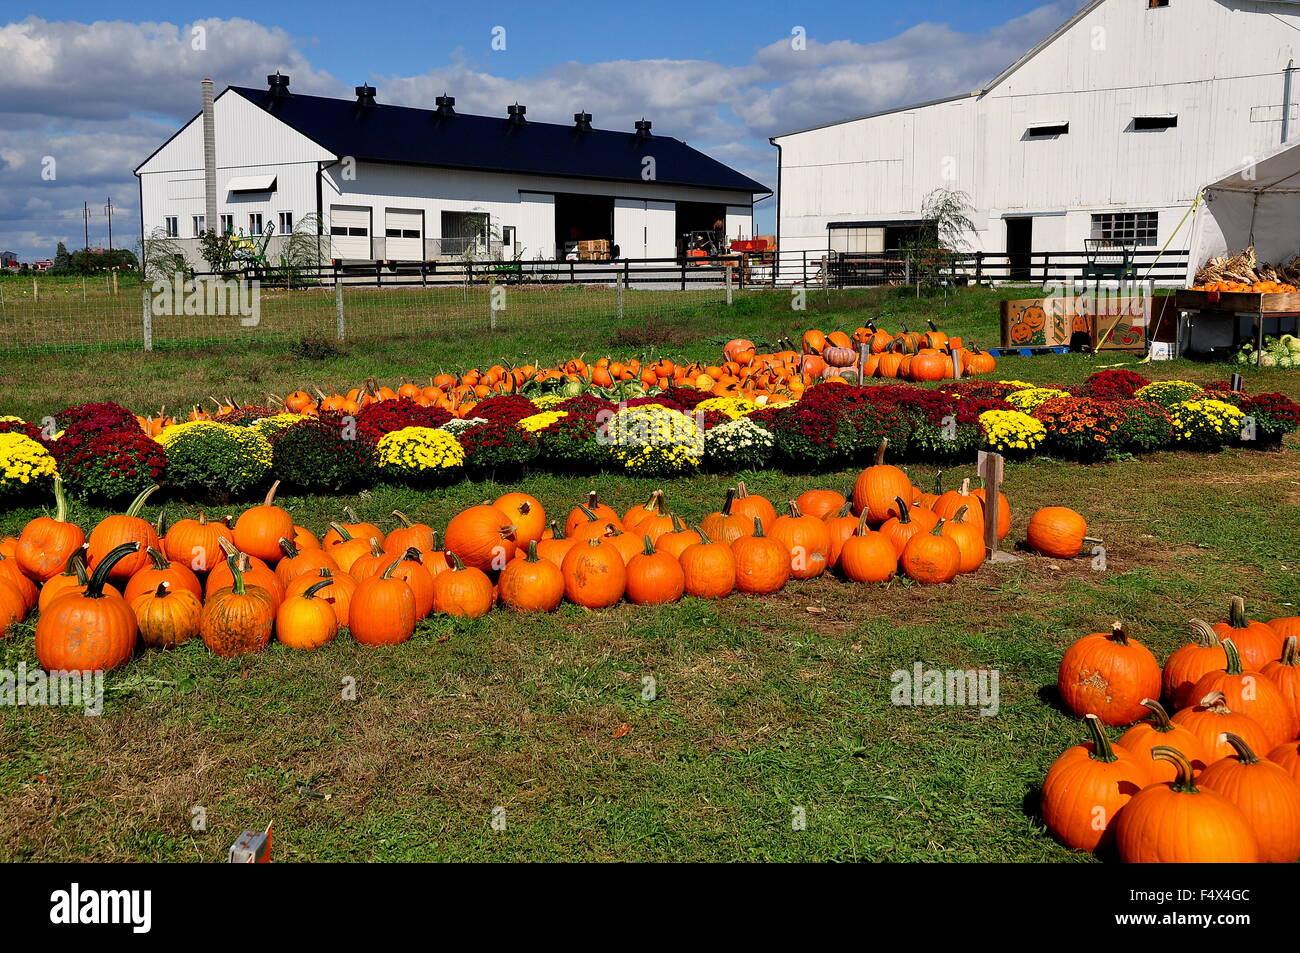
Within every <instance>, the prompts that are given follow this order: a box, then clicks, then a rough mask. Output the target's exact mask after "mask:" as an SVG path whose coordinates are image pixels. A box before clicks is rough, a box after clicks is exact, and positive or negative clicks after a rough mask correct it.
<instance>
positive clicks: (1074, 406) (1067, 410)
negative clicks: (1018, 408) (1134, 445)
mask: <svg viewBox="0 0 1300 953" xmlns="http://www.w3.org/2000/svg"><path fill="white" fill-rule="evenodd" d="M1032 416H1033V417H1034V418H1035V419H1036V420H1039V421H1041V422H1042V424H1043V426H1044V427H1045V428H1046V429H1047V446H1048V447H1049V448H1050V449H1051V450H1052V451H1054V452H1056V453H1059V454H1061V455H1062V456H1069V457H1076V458H1078V459H1081V460H1100V459H1103V458H1105V457H1113V456H1116V455H1117V454H1120V453H1123V452H1126V451H1124V450H1123V449H1122V448H1121V447H1120V446H1119V432H1120V428H1121V427H1122V426H1123V424H1124V423H1125V421H1126V420H1127V417H1126V415H1125V414H1124V412H1123V411H1122V410H1120V409H1119V408H1118V406H1117V404H1116V402H1115V401H1103V400H1093V399H1092V398H1090V397H1054V398H1052V399H1051V400H1046V401H1043V402H1042V403H1041V404H1039V405H1038V406H1037V407H1035V408H1034V411H1033V414H1032Z"/></svg>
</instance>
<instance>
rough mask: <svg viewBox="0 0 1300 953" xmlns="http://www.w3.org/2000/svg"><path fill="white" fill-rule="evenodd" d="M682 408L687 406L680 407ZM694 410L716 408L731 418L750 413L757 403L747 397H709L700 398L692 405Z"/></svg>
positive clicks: (756, 408)
mask: <svg viewBox="0 0 1300 953" xmlns="http://www.w3.org/2000/svg"><path fill="white" fill-rule="evenodd" d="M682 409H683V410H685V409H687V408H682ZM694 409H695V410H706V411H707V410H716V411H720V412H721V413H724V414H726V415H727V416H728V417H730V418H731V419H732V420H735V419H737V418H739V417H743V416H745V415H746V414H752V413H753V412H754V411H756V410H758V404H756V403H754V402H753V401H752V400H750V399H749V398H748V397H710V398H709V399H708V400H702V401H700V402H699V403H698V404H696V405H695V407H694Z"/></svg>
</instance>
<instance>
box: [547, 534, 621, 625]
mask: <svg viewBox="0 0 1300 953" xmlns="http://www.w3.org/2000/svg"><path fill="white" fill-rule="evenodd" d="M560 571H561V573H562V574H563V576H564V596H565V598H567V599H568V600H569V601H570V602H574V603H577V604H578V605H580V606H586V607H587V608H588V609H603V608H606V607H607V606H612V605H613V604H614V603H616V602H618V600H619V599H621V598H623V592H624V590H625V589H626V588H627V565H626V564H625V563H624V561H623V556H622V555H621V554H620V553H619V551H618V550H617V549H616V548H615V547H614V546H613V544H612V543H609V542H607V541H606V540H603V539H602V538H600V537H592V538H590V539H587V540H585V541H582V542H579V543H577V544H575V545H574V546H573V548H572V549H570V550H569V551H568V553H566V554H565V556H564V561H563V562H562V563H561V564H560Z"/></svg>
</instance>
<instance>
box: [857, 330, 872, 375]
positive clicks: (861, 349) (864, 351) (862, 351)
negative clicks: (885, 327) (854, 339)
mask: <svg viewBox="0 0 1300 953" xmlns="http://www.w3.org/2000/svg"><path fill="white" fill-rule="evenodd" d="M870 353H871V345H870V344H868V343H867V342H866V341H859V342H858V385H859V386H861V385H862V384H865V383H866V382H867V355H868V354H870Z"/></svg>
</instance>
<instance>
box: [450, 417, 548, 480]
mask: <svg viewBox="0 0 1300 953" xmlns="http://www.w3.org/2000/svg"><path fill="white" fill-rule="evenodd" d="M457 439H459V440H460V445H461V446H462V447H463V448H464V449H465V466H467V467H468V468H469V469H470V470H471V471H473V472H474V473H476V474H479V475H489V474H496V473H498V472H505V473H515V472H518V471H519V470H520V469H522V468H523V466H524V464H526V463H528V462H529V461H530V460H532V459H533V458H534V457H536V456H537V447H538V440H537V437H535V436H534V435H533V434H532V433H530V432H528V431H527V430H524V429H523V428H521V427H518V426H516V425H515V424H514V423H507V422H506V421H503V420H491V419H489V420H487V421H486V422H485V423H481V424H477V425H476V426H473V427H470V428H469V429H468V430H465V431H464V432H463V433H461V435H460V436H459V437H458V438H457Z"/></svg>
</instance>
